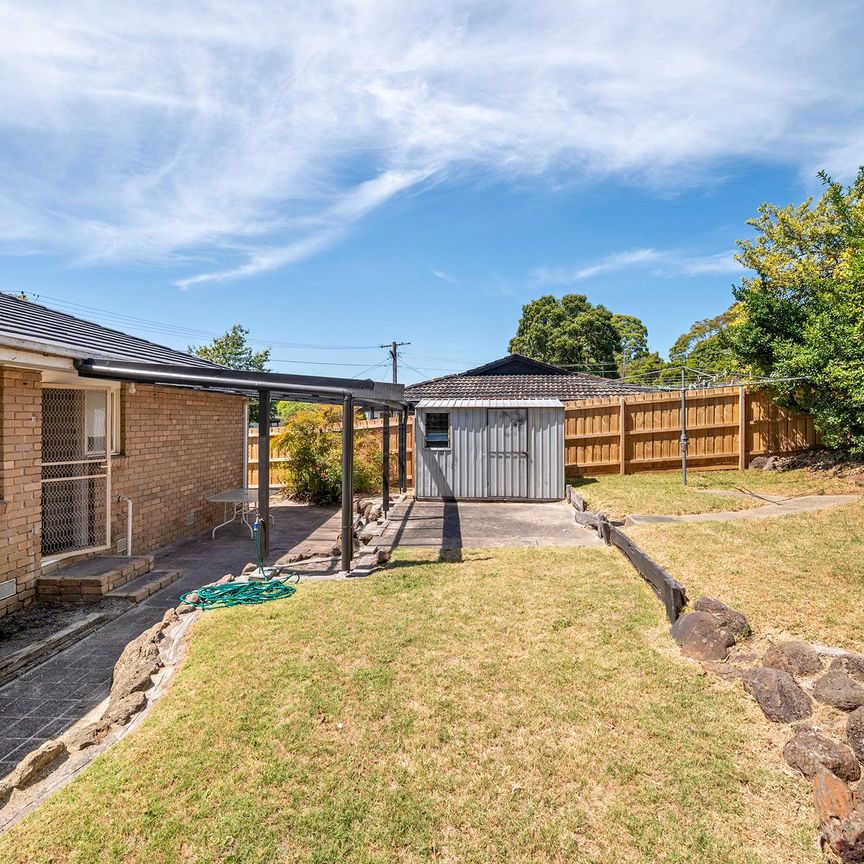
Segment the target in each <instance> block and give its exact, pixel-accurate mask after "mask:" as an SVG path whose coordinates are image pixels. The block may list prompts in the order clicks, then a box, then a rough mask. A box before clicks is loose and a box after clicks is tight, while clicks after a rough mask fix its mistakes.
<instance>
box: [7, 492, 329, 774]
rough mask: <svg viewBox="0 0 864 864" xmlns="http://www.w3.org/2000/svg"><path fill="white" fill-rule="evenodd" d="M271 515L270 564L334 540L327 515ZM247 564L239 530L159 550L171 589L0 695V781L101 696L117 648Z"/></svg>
mask: <svg viewBox="0 0 864 864" xmlns="http://www.w3.org/2000/svg"><path fill="white" fill-rule="evenodd" d="M272 512H273V514H274V520H275V523H274V526H273V529H272V530H271V538H272V539H271V552H272V554H271V558H270V560H271V561H272V560H275V558H276V557H278V556H279V555H283V554H285V553H287V552H289V551H311V550H312V549H322V548H325V549H328V550H329V548H330V547H331V546H332V545H333V543H334V542H335V540H336V535H337V534H338V532H339V514H338V511H337V510H335V509H333V508H321V507H303V506H299V505H291V504H289V505H280V506H274V507H273V509H272ZM254 556H255V552H254V547H253V545H252V541H251V540H250V538H249V532H248V530H246V529H245V528H242V529H241V528H240V527H239V526H238V525H231V526H229V527H227V528H224V529H222V530H221V531H219V532H218V533H217V535H216V539H215V540H213V541H211V540H210V536H209V534H208V535H207V536H206V538H196V539H193V540H190V541H186V542H184V543H180V544H177V545H175V546H172V547H169V548H167V549H165V550H162V551H161V552H159V553H157V557H156V565H155V569H157V570H162V569H175V570H180V571H182V573H183V575H182V577H181V578H180V579H179V580H178V581H177V582H174V583H173V584H172V585H169V586H168V587H167V588H163V589H162V590H161V591H158V592H157V593H155V594H153V595H152V596H151V597H149V598H148V599H147V600H145V601H144V602H143V603H140V604H138V605H132V604H130V608H129V611H128V612H125V613H124V614H122V615H120V616H119V617H118V618H114V619H113V620H111V621H110V622H109V623H108V624H106V625H105V626H103V627H101V628H100V629H98V630H95V631H93V632H92V633H90V634H88V635H87V636H85V637H84V638H83V639H82V640H81V641H79V642H76V643H75V644H74V645H72V646H70V647H69V648H67V649H65V650H64V651H61V652H60V653H59V654H55V655H54V656H53V657H50V658H49V659H48V660H46V661H45V662H44V663H42V664H40V665H39V666H36V667H35V668H33V669H31V670H30V671H28V672H25V673H24V674H23V675H21V676H20V677H19V678H16V679H15V680H14V681H10V682H9V683H8V684H6V685H5V686H4V687H2V688H0V777H2V776H4V775H5V774H6V773H7V772H8V771H11V770H12V768H14V767H15V765H16V764H17V763H18V761H19V760H20V759H21V758H22V757H23V756H25V755H26V754H27V753H29V752H30V751H31V750H34V749H35V748H36V747H38V746H39V745H40V744H42V743H43V742H44V741H47V740H49V739H50V738H56V737H57V736H58V735H59V734H61V733H62V732H63V731H64V730H66V729H68V728H69V727H70V726H71V725H72V724H73V723H75V722H76V721H77V720H79V719H80V718H81V717H83V716H84V715H85V714H86V713H87V712H88V711H90V710H91V709H93V708H94V707H95V706H96V705H98V704H99V703H100V702H101V701H102V700H103V699H104V698H105V697H106V696H107V695H108V691H109V689H110V687H111V674H112V672H113V669H114V664H115V663H116V662H117V658H118V657H119V656H120V653H121V652H122V651H123V648H124V647H125V646H126V645H127V643H129V642H130V641H131V640H132V639H134V638H135V637H136V636H138V635H139V634H140V633H143V632H144V630H146V629H147V628H148V627H150V626H151V625H153V624H155V623H156V622H157V621H159V619H160V618H161V617H162V616H163V615H164V613H165V611H166V610H167V609H170V608H171V607H172V606H176V605H177V603H178V602H179V598H180V595H181V594H183V593H184V592H186V591H191V590H193V589H194V588H198V587H199V586H200V585H203V584H205V583H207V582H213V581H215V580H216V579H218V578H220V577H221V576H224V575H225V574H226V573H239V572H240V570H241V569H242V567H243V566H244V565H245V564H246V563H248V562H249V561H251V560H253V559H254Z"/></svg>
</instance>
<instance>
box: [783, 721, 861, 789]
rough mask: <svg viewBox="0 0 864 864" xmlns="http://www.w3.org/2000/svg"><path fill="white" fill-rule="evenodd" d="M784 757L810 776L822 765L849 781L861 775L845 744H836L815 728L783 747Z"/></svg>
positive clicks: (851, 753)
mask: <svg viewBox="0 0 864 864" xmlns="http://www.w3.org/2000/svg"><path fill="white" fill-rule="evenodd" d="M783 758H784V759H785V760H786V762H787V763H788V764H789V765H790V766H791V767H792V768H795V769H796V770H798V771H800V772H801V773H802V774H803V775H804V776H805V777H806V778H807V779H808V780H812V779H813V778H814V777H815V776H816V775H817V774H818V773H819V771H820V770H821V769H823V768H824V769H825V770H826V771H830V772H831V773H832V774H835V775H836V776H837V777H839V778H840V779H841V780H846V781H849V782H852V781H854V780H858V779H860V777H861V766H860V765H859V764H858V760H857V759H856V758H855V754H854V753H853V752H852V751H851V750H850V749H849V748H848V747H847V746H846V745H845V744H835V743H834V742H833V741H832V740H831V739H830V738H825V737H823V736H822V735H817V734H816V733H815V732H799V733H798V734H797V735H796V736H795V737H794V738H792V739H791V740H790V741H789V742H787V744H786V746H785V747H784V748H783Z"/></svg>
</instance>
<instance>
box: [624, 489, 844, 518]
mask: <svg viewBox="0 0 864 864" xmlns="http://www.w3.org/2000/svg"><path fill="white" fill-rule="evenodd" d="M772 498H773V496H772ZM860 498H861V496H860V495H802V496H801V497H799V498H777V499H776V500H774V503H772V504H766V505H765V506H764V507H754V508H752V509H751V510H728V511H727V510H720V511H716V512H714V513H689V514H687V515H685V516H654V515H649V514H645V515H643V514H638V513H635V514H633V515H631V516H628V517H627V521H626V522H625V524H626V525H655V524H658V523H666V522H737V521H744V522H746V521H750V520H752V519H773V518H776V517H777V516H792V515H794V514H796V513H812V512H814V511H816V510H826V509H827V508H828V507H837V506H839V505H840V504H848V503H850V502H851V501H858V500H860Z"/></svg>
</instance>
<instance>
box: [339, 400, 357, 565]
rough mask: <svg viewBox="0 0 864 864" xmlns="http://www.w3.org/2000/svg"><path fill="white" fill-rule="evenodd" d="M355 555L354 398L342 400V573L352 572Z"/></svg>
mask: <svg viewBox="0 0 864 864" xmlns="http://www.w3.org/2000/svg"><path fill="white" fill-rule="evenodd" d="M353 553H354V397H353V396H352V395H351V394H350V393H346V394H345V397H344V399H343V400H342V571H343V572H344V573H349V572H350V571H351V557H352V555H353Z"/></svg>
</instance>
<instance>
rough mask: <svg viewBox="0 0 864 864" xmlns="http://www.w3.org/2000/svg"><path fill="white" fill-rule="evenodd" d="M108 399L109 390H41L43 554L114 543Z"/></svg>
mask: <svg viewBox="0 0 864 864" xmlns="http://www.w3.org/2000/svg"><path fill="white" fill-rule="evenodd" d="M108 411H109V398H108V393H107V391H105V390H84V389H71V388H68V389H67V388H61V387H46V388H45V389H43V391H42V557H43V558H56V557H60V556H62V555H68V554H71V553H74V552H83V551H87V550H91V549H103V548H105V547H107V546H108V545H109V543H110V539H109V526H108V517H109V513H110V509H109V505H108V496H109V494H110V490H111V486H110V470H111V466H110V459H109V457H108V429H109V425H108Z"/></svg>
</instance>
